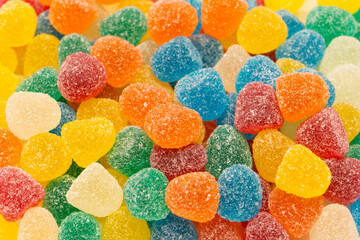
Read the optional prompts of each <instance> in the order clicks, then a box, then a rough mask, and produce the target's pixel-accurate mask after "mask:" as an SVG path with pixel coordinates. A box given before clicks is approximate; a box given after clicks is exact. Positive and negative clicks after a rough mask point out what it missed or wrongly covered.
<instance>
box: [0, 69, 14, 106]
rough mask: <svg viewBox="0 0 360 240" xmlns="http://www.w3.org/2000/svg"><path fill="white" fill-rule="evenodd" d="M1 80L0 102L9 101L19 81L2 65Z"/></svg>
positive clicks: (0, 70)
mask: <svg viewBox="0 0 360 240" xmlns="http://www.w3.org/2000/svg"><path fill="white" fill-rule="evenodd" d="M0 78H1V81H0V100H1V101H7V100H8V98H9V97H10V96H11V94H13V93H14V91H15V89H16V86H17V85H18V84H19V79H18V78H17V77H16V75H15V74H14V73H12V72H11V71H10V70H9V69H8V68H7V67H6V66H4V65H2V64H0Z"/></svg>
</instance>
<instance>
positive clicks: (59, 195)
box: [43, 175, 79, 225]
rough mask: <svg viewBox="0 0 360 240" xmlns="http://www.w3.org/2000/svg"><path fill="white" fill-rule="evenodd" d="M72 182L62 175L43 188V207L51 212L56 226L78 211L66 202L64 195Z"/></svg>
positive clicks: (71, 178) (69, 177)
mask: <svg viewBox="0 0 360 240" xmlns="http://www.w3.org/2000/svg"><path fill="white" fill-rule="evenodd" d="M74 180H75V178H74V177H72V176H69V175H64V176H62V177H59V178H56V179H54V180H52V181H51V182H50V183H49V184H48V185H47V186H46V188H45V196H44V199H43V207H44V208H46V209H47V210H49V212H51V214H52V215H53V216H54V218H55V220H56V223H57V224H58V225H60V224H61V222H62V221H63V220H64V219H65V218H66V217H67V216H69V215H70V214H71V213H74V212H77V211H79V210H78V209H77V208H75V207H73V206H72V205H70V204H69V203H68V202H67V200H66V193H67V191H68V190H69V188H70V186H71V184H72V183H73V181H74Z"/></svg>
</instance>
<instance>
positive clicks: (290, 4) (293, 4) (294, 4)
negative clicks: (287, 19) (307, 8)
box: [262, 0, 305, 14]
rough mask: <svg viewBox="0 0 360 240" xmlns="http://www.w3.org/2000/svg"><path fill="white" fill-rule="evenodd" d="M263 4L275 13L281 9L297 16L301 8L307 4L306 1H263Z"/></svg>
mask: <svg viewBox="0 0 360 240" xmlns="http://www.w3.org/2000/svg"><path fill="white" fill-rule="evenodd" d="M262 2H263V3H264V4H265V6H266V7H268V8H270V9H272V10H274V11H277V10H279V9H285V10H288V11H290V12H292V13H294V14H296V13H297V11H298V10H299V8H300V7H301V6H302V5H303V3H304V2H305V0H265V1H264V0H263V1H262ZM264 4H262V5H264Z"/></svg>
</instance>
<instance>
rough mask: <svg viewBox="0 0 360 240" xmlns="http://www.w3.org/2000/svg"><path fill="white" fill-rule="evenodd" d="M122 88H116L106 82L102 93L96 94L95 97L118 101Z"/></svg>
mask: <svg viewBox="0 0 360 240" xmlns="http://www.w3.org/2000/svg"><path fill="white" fill-rule="evenodd" d="M121 90H122V89H121ZM121 90H119V89H118V88H114V87H112V86H111V85H109V84H106V85H105V87H104V89H103V90H102V91H101V93H99V94H98V95H96V97H95V98H106V99H111V100H114V101H116V102H117V101H119V97H120V94H121V93H120V91H121Z"/></svg>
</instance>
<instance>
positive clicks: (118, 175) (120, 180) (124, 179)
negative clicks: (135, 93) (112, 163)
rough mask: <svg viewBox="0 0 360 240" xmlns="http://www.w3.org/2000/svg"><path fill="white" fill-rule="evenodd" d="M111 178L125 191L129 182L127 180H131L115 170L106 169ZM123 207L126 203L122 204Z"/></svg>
mask: <svg viewBox="0 0 360 240" xmlns="http://www.w3.org/2000/svg"><path fill="white" fill-rule="evenodd" d="M106 170H107V171H108V172H109V173H110V174H111V176H113V177H114V178H115V179H116V181H117V182H118V183H119V185H120V187H121V188H122V189H123V188H124V186H125V183H126V182H127V180H128V179H129V178H128V177H127V176H126V175H124V174H122V173H119V172H118V171H116V170H115V169H113V168H107V169H106ZM122 205H125V201H123V202H122Z"/></svg>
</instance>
